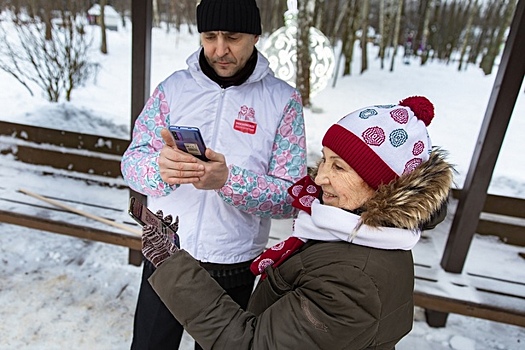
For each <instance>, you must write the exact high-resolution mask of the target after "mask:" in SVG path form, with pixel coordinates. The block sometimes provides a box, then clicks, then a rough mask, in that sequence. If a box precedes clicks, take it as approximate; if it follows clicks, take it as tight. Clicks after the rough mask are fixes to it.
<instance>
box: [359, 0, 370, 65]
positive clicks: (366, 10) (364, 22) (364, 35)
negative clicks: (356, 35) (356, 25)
mask: <svg viewBox="0 0 525 350" xmlns="http://www.w3.org/2000/svg"><path fill="white" fill-rule="evenodd" d="M362 10H363V12H362V15H361V74H362V73H363V72H364V71H366V70H367V69H368V50H367V47H368V16H369V14H370V0H364V1H363V9H362Z"/></svg>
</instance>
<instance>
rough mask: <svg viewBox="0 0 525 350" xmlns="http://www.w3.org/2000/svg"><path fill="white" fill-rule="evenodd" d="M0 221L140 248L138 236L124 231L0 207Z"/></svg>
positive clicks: (138, 249) (140, 243) (140, 242)
mask: <svg viewBox="0 0 525 350" xmlns="http://www.w3.org/2000/svg"><path fill="white" fill-rule="evenodd" d="M0 222H4V223H7V224H12V225H19V226H24V227H28V228H32V229H36V230H42V231H49V232H54V233H59V234H63V235H67V236H73V237H77V238H82V239H89V240H93V241H98V242H104V243H109V244H115V245H120V246H123V247H128V248H131V249H133V250H137V251H140V250H141V249H142V241H141V238H140V237H139V236H136V235H132V234H127V233H124V232H117V231H109V230H102V229H98V228H95V227H88V226H85V225H76V224H72V223H69V222H65V221H58V220H51V219H48V218H45V217H35V216H33V215H27V214H22V213H16V212H12V211H6V210H1V209H0Z"/></svg>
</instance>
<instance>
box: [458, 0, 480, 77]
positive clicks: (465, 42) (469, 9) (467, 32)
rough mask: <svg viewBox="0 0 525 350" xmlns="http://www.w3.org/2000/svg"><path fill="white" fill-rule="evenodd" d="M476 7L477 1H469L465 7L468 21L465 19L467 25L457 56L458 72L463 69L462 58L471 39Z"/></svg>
mask: <svg viewBox="0 0 525 350" xmlns="http://www.w3.org/2000/svg"><path fill="white" fill-rule="evenodd" d="M473 2H474V3H473ZM477 5H478V0H469V2H468V5H467V10H466V11H467V13H468V19H467V24H466V26H465V35H464V37H463V41H462V44H461V50H460V54H459V65H458V71H460V72H461V71H462V69H463V57H465V54H466V52H467V47H468V45H469V43H470V38H471V37H472V31H473V28H472V22H473V21H474V15H475V14H476V11H475V10H474V9H475V8H476V7H477ZM473 8H474V9H473ZM465 65H466V64H465Z"/></svg>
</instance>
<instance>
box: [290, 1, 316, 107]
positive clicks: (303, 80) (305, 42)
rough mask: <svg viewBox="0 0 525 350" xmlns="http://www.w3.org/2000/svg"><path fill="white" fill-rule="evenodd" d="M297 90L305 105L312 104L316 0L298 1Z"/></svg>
mask: <svg viewBox="0 0 525 350" xmlns="http://www.w3.org/2000/svg"><path fill="white" fill-rule="evenodd" d="M297 5H298V6H297V9H298V10H299V12H298V14H297V75H296V84H295V86H296V87H297V90H299V92H300V93H301V96H302V99H303V105H304V106H306V107H309V106H310V65H311V63H312V59H311V57H310V27H311V26H312V21H313V12H314V8H315V0H299V1H297Z"/></svg>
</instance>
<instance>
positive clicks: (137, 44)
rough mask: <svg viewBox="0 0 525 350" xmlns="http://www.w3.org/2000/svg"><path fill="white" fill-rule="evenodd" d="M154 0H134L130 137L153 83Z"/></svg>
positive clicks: (140, 197) (131, 191) (138, 194)
mask: <svg viewBox="0 0 525 350" xmlns="http://www.w3.org/2000/svg"><path fill="white" fill-rule="evenodd" d="M152 13H153V5H152V0H132V1H131V20H132V23H133V31H132V39H131V124H130V138H131V134H132V133H133V126H134V124H135V120H136V119H137V116H138V115H139V114H140V112H141V111H142V109H143V108H144V105H145V103H146V101H147V99H148V97H149V95H150V93H151V92H150V84H151V27H152ZM130 196H134V197H135V198H137V199H138V200H140V201H141V202H143V203H146V201H147V200H146V196H144V195H143V194H141V193H138V192H135V191H133V190H131V189H130Z"/></svg>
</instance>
